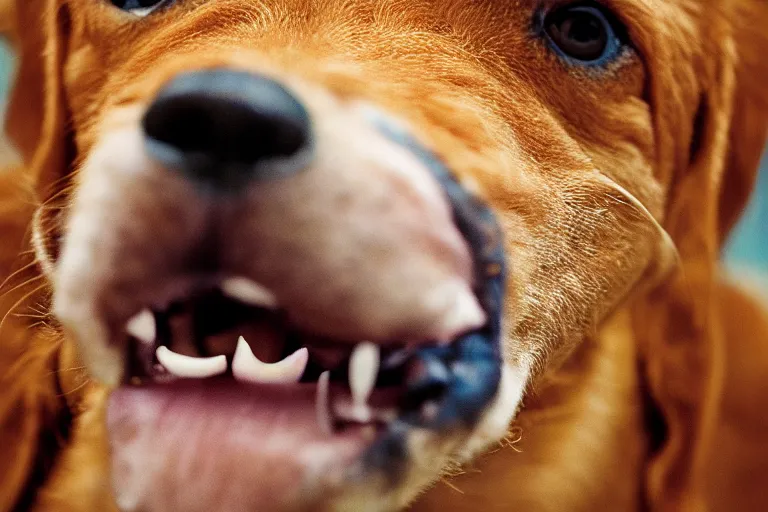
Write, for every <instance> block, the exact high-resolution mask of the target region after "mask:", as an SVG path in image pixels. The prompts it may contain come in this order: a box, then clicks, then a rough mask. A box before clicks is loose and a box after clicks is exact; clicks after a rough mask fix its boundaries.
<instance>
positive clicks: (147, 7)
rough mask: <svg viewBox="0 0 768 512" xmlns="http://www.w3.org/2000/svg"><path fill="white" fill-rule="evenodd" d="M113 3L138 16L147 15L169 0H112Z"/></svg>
mask: <svg viewBox="0 0 768 512" xmlns="http://www.w3.org/2000/svg"><path fill="white" fill-rule="evenodd" d="M110 1H111V2H112V5H114V6H115V7H117V8H119V9H122V10H124V11H127V12H130V13H132V14H135V15H136V16H146V15H147V14H149V13H151V12H152V11H154V10H155V9H156V8H158V7H160V5H162V4H164V3H166V2H167V0H110Z"/></svg>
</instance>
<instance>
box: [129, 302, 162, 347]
mask: <svg viewBox="0 0 768 512" xmlns="http://www.w3.org/2000/svg"><path fill="white" fill-rule="evenodd" d="M125 331H126V332H127V333H128V334H130V335H131V336H133V337H134V338H136V339H138V340H139V341H143V342H144V343H152V342H154V341H155V338H156V337H157V326H156V325H155V315H153V314H152V312H151V311H150V310H148V309H144V310H142V311H141V312H140V313H137V314H136V315H134V317H133V318H131V319H130V320H128V323H127V324H125Z"/></svg>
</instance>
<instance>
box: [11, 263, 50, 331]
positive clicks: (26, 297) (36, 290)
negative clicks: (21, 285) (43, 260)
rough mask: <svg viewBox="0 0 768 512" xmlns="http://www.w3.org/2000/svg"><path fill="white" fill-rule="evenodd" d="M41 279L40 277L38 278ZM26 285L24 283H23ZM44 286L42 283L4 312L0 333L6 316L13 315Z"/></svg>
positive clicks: (45, 284) (46, 284)
mask: <svg viewBox="0 0 768 512" xmlns="http://www.w3.org/2000/svg"><path fill="white" fill-rule="evenodd" d="M40 277H42V276H40ZM25 284H26V283H25ZM46 286H48V283H43V284H41V285H40V286H38V287H37V288H35V289H33V290H32V291H30V292H29V293H26V294H24V296H23V297H21V298H20V299H19V300H17V301H16V302H15V303H14V304H13V305H12V306H11V307H10V308H9V309H8V311H6V313H5V315H3V319H2V320H0V333H2V331H3V327H4V326H5V321H6V320H7V319H8V316H9V315H11V313H13V311H14V310H15V309H16V308H17V307H19V306H20V305H21V304H22V303H24V301H25V300H27V299H28V298H29V297H31V296H32V295H34V294H35V293H37V292H39V291H40V290H42V289H44V288H45V287H46Z"/></svg>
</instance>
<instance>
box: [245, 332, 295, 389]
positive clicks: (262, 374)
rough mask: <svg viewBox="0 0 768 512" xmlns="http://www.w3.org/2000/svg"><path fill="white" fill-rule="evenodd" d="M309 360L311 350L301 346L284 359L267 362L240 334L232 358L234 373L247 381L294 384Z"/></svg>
mask: <svg viewBox="0 0 768 512" xmlns="http://www.w3.org/2000/svg"><path fill="white" fill-rule="evenodd" d="M308 360H309V352H308V351H307V349H306V348H300V349H299V350H297V351H296V352H294V353H293V354H291V355H289V356H288V357H286V358H285V359H283V360H282V361H278V362H276V363H265V362H263V361H260V360H259V358H257V357H256V356H255V355H253V351H251V347H250V346H249V345H248V342H247V341H245V338H243V337H242V336H240V338H239V339H238V340H237V348H236V349H235V357H234V358H233V359H232V375H234V377H235V379H237V380H240V381H245V382H258V383H262V384H293V383H296V382H298V381H299V379H301V376H302V374H303V373H304V369H305V368H306V367H307V361H308Z"/></svg>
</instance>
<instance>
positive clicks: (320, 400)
mask: <svg viewBox="0 0 768 512" xmlns="http://www.w3.org/2000/svg"><path fill="white" fill-rule="evenodd" d="M330 379H331V372H329V371H324V372H323V373H321V374H320V378H319V379H317V393H316V394H315V415H316V416H317V424H318V426H319V427H320V430H321V431H322V432H323V433H324V434H325V435H329V436H330V435H332V434H333V421H332V419H331V412H330V409H329V407H330V405H329V403H328V394H329V393H328V388H329V386H330Z"/></svg>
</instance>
